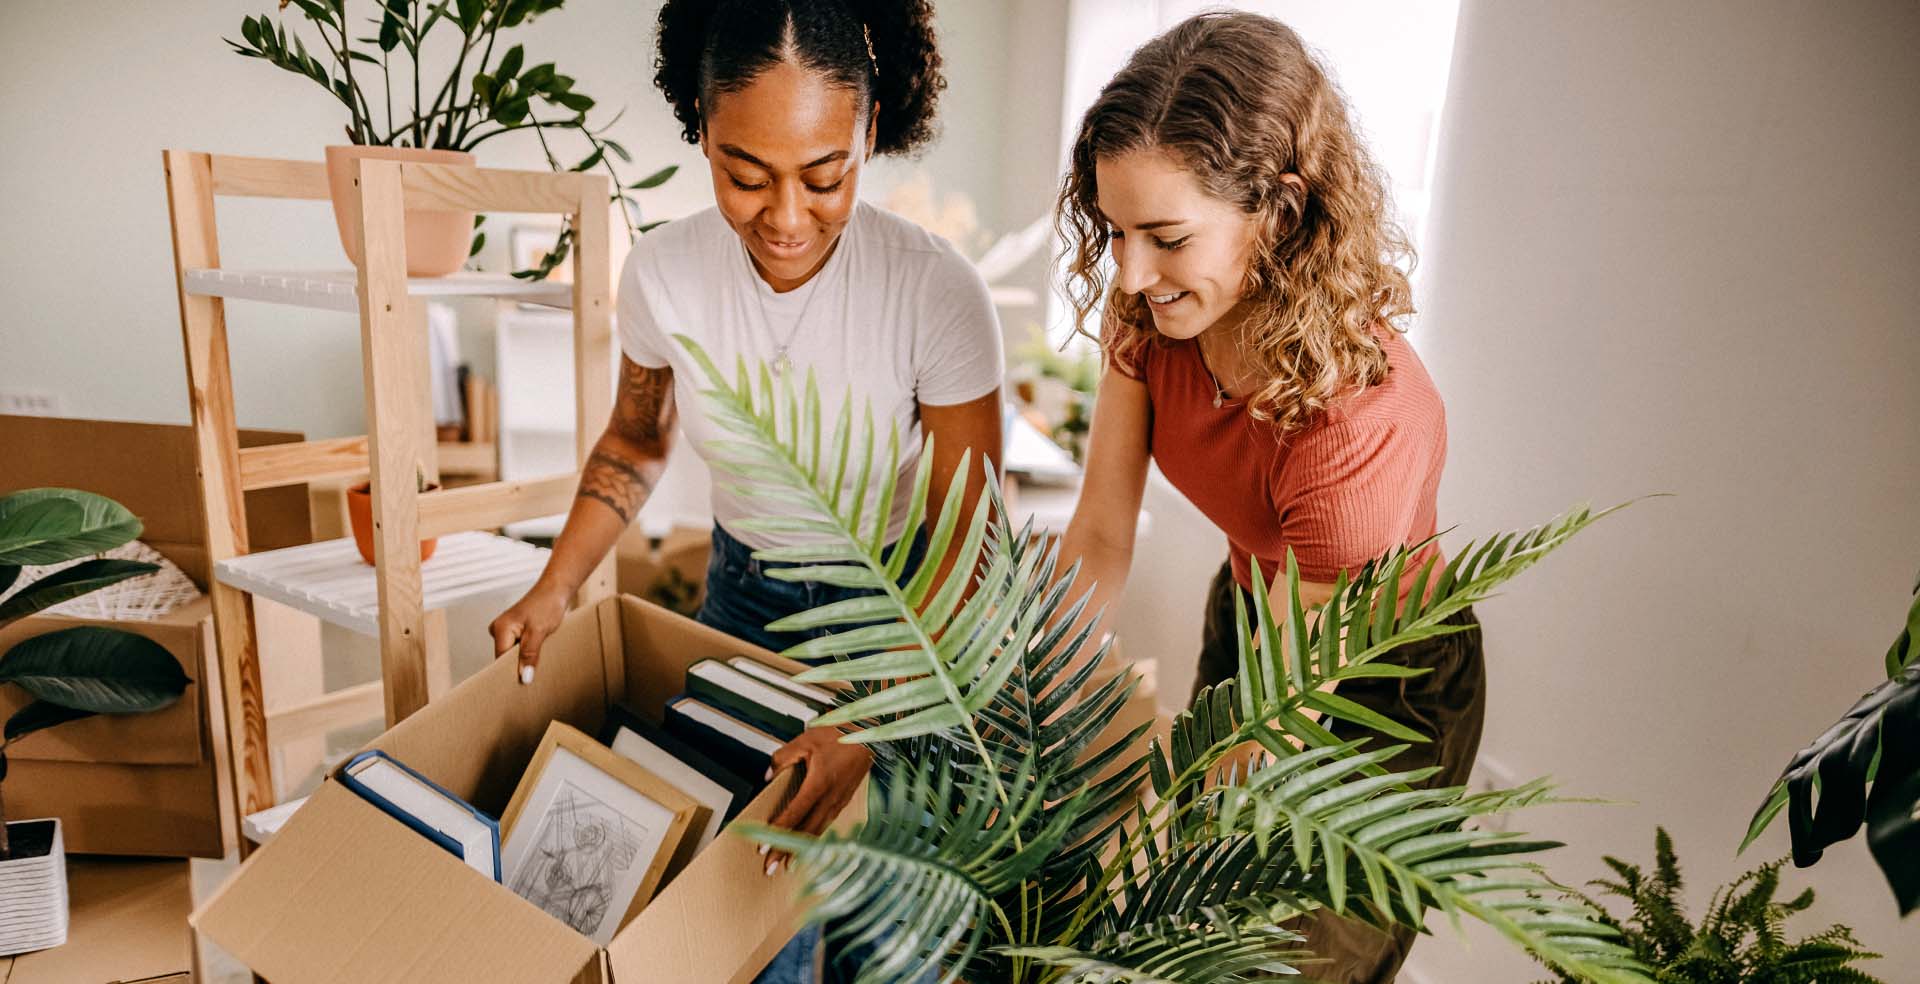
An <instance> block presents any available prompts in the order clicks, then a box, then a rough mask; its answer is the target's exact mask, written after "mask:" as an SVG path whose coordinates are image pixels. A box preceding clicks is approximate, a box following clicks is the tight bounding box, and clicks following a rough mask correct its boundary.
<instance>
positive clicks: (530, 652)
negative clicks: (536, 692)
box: [487, 579, 572, 683]
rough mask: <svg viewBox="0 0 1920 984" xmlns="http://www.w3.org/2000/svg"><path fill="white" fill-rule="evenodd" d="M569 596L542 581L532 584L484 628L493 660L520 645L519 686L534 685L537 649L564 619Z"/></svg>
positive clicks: (537, 657) (538, 649) (568, 592)
mask: <svg viewBox="0 0 1920 984" xmlns="http://www.w3.org/2000/svg"><path fill="white" fill-rule="evenodd" d="M571 595H572V592H570V591H567V590H564V589H561V588H556V587H553V586H551V585H549V584H548V583H547V582H546V581H545V580H544V579H543V580H541V581H538V582H535V584H534V586H533V587H532V588H530V589H528V591H527V593H526V595H525V596H524V597H522V598H521V599H520V600H519V601H516V602H514V603H513V607H511V608H509V609H507V610H506V611H504V612H501V613H500V617H499V618H496V619H494V620H493V624H491V625H489V626H487V631H489V632H491V633H493V655H494V658H495V659H498V658H499V657H501V656H505V655H506V654H507V650H509V649H512V648H513V647H514V646H515V645H516V644H518V645H519V647H520V682H521V683H532V682H533V668H534V667H535V666H538V665H539V664H540V647H541V645H542V644H544V643H545V642H546V641H547V636H549V635H551V634H553V630H554V629H557V628H559V627H560V620H561V619H563V618H565V617H566V615H567V601H568V599H569V598H570V596H571Z"/></svg>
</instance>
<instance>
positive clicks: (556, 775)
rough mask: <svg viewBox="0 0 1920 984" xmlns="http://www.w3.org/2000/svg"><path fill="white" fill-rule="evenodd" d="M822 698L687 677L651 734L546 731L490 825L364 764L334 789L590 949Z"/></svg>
mask: <svg viewBox="0 0 1920 984" xmlns="http://www.w3.org/2000/svg"><path fill="white" fill-rule="evenodd" d="M833 704H834V698H833V694H832V693H831V692H829V691H827V690H824V689H821V688H819V687H814V686H809V685H807V684H803V683H799V682H797V681H795V680H794V679H793V678H792V677H790V676H789V675H788V674H786V673H783V672H781V671H780V670H777V669H774V668H773V667H770V666H767V665H765V664H763V663H760V662H758V661H755V660H753V659H750V658H748V657H745V656H739V657H734V658H732V659H728V660H725V661H722V660H717V659H707V660H702V661H700V662H698V663H695V664H694V665H693V666H692V667H690V668H689V669H688V671H687V679H686V689H685V692H684V693H682V694H680V695H679V696H676V697H674V698H672V699H671V700H669V701H668V702H667V704H666V708H665V713H664V715H663V719H662V720H661V721H660V722H658V723H656V722H655V721H653V720H651V719H649V718H647V717H646V716H644V715H642V714H640V713H638V712H636V711H635V710H634V709H633V708H630V707H627V706H626V705H623V704H616V705H614V706H613V707H611V708H609V710H608V712H607V716H606V721H605V725H604V727H603V728H602V729H601V733H600V735H599V738H598V740H595V739H594V738H592V737H589V736H588V735H586V734H584V733H583V732H581V731H579V730H577V729H575V728H573V727H571V726H569V725H567V724H566V723H564V722H560V721H555V722H552V723H551V724H550V725H549V726H548V729H547V733H546V735H545V736H544V737H543V739H542V740H541V743H540V747H539V750H538V751H537V752H536V753H535V754H534V758H533V761H532V763H531V764H529V766H528V767H527V770H526V772H525V774H523V775H522V776H521V779H520V783H519V785H518V786H517V787H516V788H515V790H514V794H513V799H512V800H511V801H510V802H509V803H508V805H507V809H506V811H505V812H504V813H503V814H502V815H501V817H500V819H499V820H497V821H496V820H495V819H494V818H493V817H491V816H489V815H488V814H487V813H486V812H484V811H482V810H480V809H477V808H475V807H474V806H472V805H471V804H468V803H466V802H464V801H462V800H461V799H460V798H459V797H457V796H454V795H453V794H452V793H450V792H448V791H447V790H445V789H443V788H441V787H440V786H439V785H437V784H435V783H433V782H432V781H430V780H428V779H427V778H426V777H425V776H422V775H420V774H419V773H417V772H415V771H414V770H412V769H410V768H408V767H407V766H406V765H405V764H403V763H401V762H398V761H396V760H394V759H393V758H392V757H390V756H388V755H387V754H386V753H384V752H381V751H378V750H374V751H368V752H363V753H361V754H359V755H357V756H355V757H354V758H353V759H351V760H350V761H349V762H348V764H347V765H346V767H345V768H344V769H342V771H341V773H340V781H341V783H342V785H344V786H346V787H347V788H349V789H351V790H353V791H354V792H356V793H358V794H359V795H360V796H361V797H362V798H363V799H365V800H366V801H367V802H369V803H371V804H373V805H374V806H376V807H378V808H380V809H381V810H383V811H385V812H387V813H388V814H391V815H392V816H393V817H395V818H396V819H398V820H400V822H402V823H404V824H406V825H407V826H408V827H410V828H412V829H413V830H415V831H417V832H419V833H420V834H421V835H422V836H424V837H426V838H427V839H429V840H431V841H433V842H434V843H436V844H439V845H440V846H441V847H442V848H445V849H446V850H447V851H448V852H449V853H451V854H453V855H454V856H455V857H457V858H460V859H461V860H462V861H463V862H465V863H466V864H467V865H468V866H469V867H471V868H473V869H474V870H475V871H477V872H479V873H480V874H482V875H484V876H486V877H487V878H489V879H491V880H494V881H497V882H500V883H502V884H504V885H506V886H508V887H509V888H511V889H513V891H514V892H515V893H517V894H519V895H520V896H521V897H523V898H525V899H527V900H528V901H530V902H533V903H534V904H535V905H538V906H540V907H541V908H542V909H545V910H546V911H547V912H549V913H550V914H552V915H553V916H555V917H556V918H558V919H560V920H561V921H563V922H566V923H567V924H568V925H570V926H572V927H574V928H575V929H576V930H578V931H579V932H580V933H581V934H582V935H585V936H587V937H589V938H591V939H593V940H594V941H595V942H596V943H599V944H600V945H602V946H604V945H606V943H607V942H608V941H609V940H611V939H612V938H613V936H614V934H615V933H617V932H618V931H619V929H620V927H621V926H623V925H625V924H626V922H627V921H628V920H630V919H631V918H633V916H634V915H636V914H638V913H639V911H640V909H641V908H642V907H643V906H644V905H645V904H646V901H647V900H648V899H649V898H651V897H652V896H653V895H654V894H655V893H657V892H658V891H659V890H660V889H661V888H662V887H664V886H665V885H666V883H667V881H668V880H670V879H671V878H672V877H673V875H674V874H676V873H677V872H679V871H680V870H681V869H683V868H685V867H686V866H687V864H688V863H690V862H691V861H692V859H693V857H694V856H695V855H696V854H698V853H699V852H700V851H701V850H702V849H704V848H705V847H706V846H707V845H708V844H711V843H713V841H714V840H715V839H716V838H717V837H718V836H719V834H720V831H721V828H722V827H724V826H725V825H726V823H727V822H728V821H730V820H732V819H733V818H734V816H735V815H736V814H738V813H739V811H740V810H741V808H742V807H744V806H746V804H747V803H748V802H749V801H751V800H752V799H753V797H754V796H755V795H757V794H758V793H759V792H760V790H761V789H762V788H764V787H765V786H766V784H767V782H768V781H769V780H770V779H771V776H772V770H771V765H772V759H773V754H774V752H775V751H777V750H778V749H779V748H780V746H781V745H783V744H785V743H786V742H788V741H791V740H793V739H794V738H796V737H798V736H799V735H800V733H801V732H802V731H805V730H806V729H807V727H808V726H809V725H810V724H811V722H812V721H813V720H814V718H816V717H818V716H819V715H820V714H822V713H824V712H825V711H826V710H828V709H829V708H831V707H832V706H833Z"/></svg>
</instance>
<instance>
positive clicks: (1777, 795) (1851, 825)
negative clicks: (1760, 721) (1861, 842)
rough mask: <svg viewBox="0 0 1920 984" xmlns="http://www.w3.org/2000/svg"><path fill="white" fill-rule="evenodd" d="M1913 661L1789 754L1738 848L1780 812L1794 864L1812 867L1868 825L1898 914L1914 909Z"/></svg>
mask: <svg viewBox="0 0 1920 984" xmlns="http://www.w3.org/2000/svg"><path fill="white" fill-rule="evenodd" d="M1916 805H1920V664H1916V665H1911V666H1908V667H1907V668H1906V669H1904V670H1902V671H1901V672H1900V675H1899V676H1897V677H1895V678H1894V679H1892V680H1888V681H1887V682H1885V683H1883V684H1881V685H1880V686H1878V687H1875V688H1874V689H1873V690H1871V691H1869V692H1868V693H1867V694H1866V695H1865V696H1863V697H1861V698H1860V700H1859V701H1857V702H1856V703H1855V704H1854V705H1853V707H1851V708H1849V709H1848V710H1847V713H1846V714H1844V715H1842V716H1841V718H1840V720H1838V721H1836V722H1834V723H1833V725H1832V726H1831V727H1829V728H1827V730H1826V731H1825V732H1823V733H1822V734H1821V735H1820V737H1818V738H1815V739H1814V740H1813V743H1812V744H1810V745H1808V746H1807V747H1805V748H1803V749H1801V750H1800V751H1799V752H1797V753H1795V755H1794V756H1793V759H1792V761H1790V762H1788V763H1787V768H1786V771H1785V772H1784V773H1782V774H1781V776H1780V778H1779V779H1778V780H1776V781H1775V782H1774V785H1773V789H1772V791H1771V792H1770V793H1769V795H1768V796H1767V800H1766V802H1764V803H1762V804H1761V805H1760V809H1759V810H1758V811H1757V812H1756V813H1755V814H1754V817H1753V821H1752V822H1751V823H1750V824H1749V825H1748V828H1747V836H1746V840H1745V841H1744V842H1743V843H1742V844H1741V845H1740V846H1741V848H1742V849H1745V848H1746V847H1747V845H1749V844H1752V843H1753V841H1754V839H1755V838H1757V837H1759V836H1760V833H1761V832H1762V831H1763V830H1765V829H1766V828H1767V826H1768V825H1769V824H1770V823H1772V821H1773V819H1774V817H1776V816H1777V815H1779V814H1780V812H1781V811H1782V810H1783V809H1784V810H1785V811H1786V814H1787V829H1788V831H1789V832H1790V833H1791V834H1792V838H1793V862H1794V864H1796V865H1799V866H1801V867H1806V866H1807V865H1811V864H1814V863H1815V862H1817V861H1819V860H1820V856H1821V854H1822V853H1823V852H1824V851H1825V850H1826V849H1827V848H1828V847H1831V846H1833V845H1834V844H1837V843H1839V842H1840V841H1843V840H1846V839H1847V838H1849V837H1852V836H1853V835H1854V833H1855V832H1857V831H1858V830H1859V829H1860V826H1861V824H1862V823H1865V824H1866V826H1867V847H1868V849H1869V850H1871V851H1872V852H1873V858H1874V861H1875V862H1877V863H1878V864H1879V865H1880V871H1881V873H1882V874H1884V875H1885V876H1886V878H1887V884H1888V885H1889V886H1890V887H1891V888H1892V889H1893V894H1894V898H1895V900H1896V901H1897V902H1898V904H1899V906H1900V912H1901V914H1902V915H1906V914H1909V913H1911V912H1913V911H1914V910H1915V909H1916V908H1920V818H1916V817H1915V815H1914V814H1915V807H1916Z"/></svg>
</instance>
